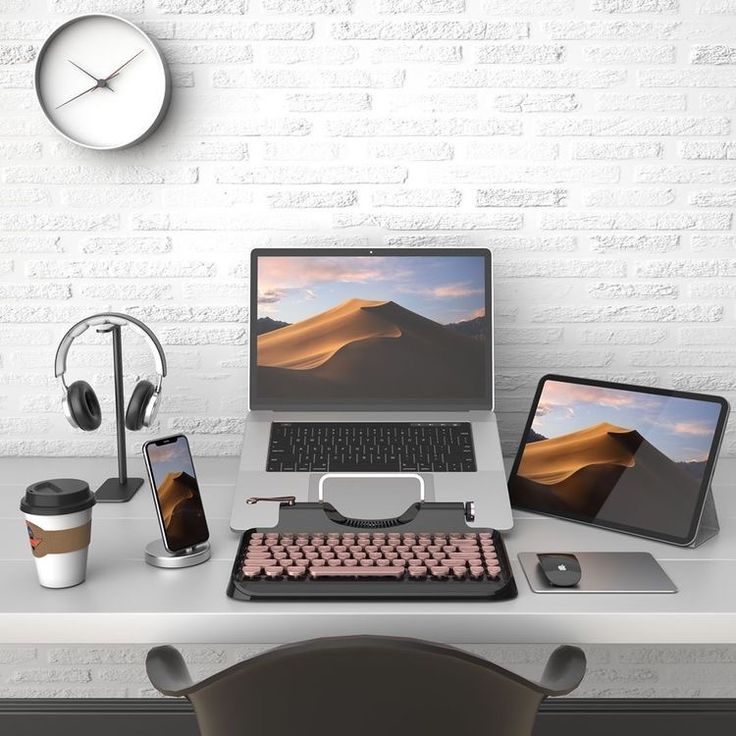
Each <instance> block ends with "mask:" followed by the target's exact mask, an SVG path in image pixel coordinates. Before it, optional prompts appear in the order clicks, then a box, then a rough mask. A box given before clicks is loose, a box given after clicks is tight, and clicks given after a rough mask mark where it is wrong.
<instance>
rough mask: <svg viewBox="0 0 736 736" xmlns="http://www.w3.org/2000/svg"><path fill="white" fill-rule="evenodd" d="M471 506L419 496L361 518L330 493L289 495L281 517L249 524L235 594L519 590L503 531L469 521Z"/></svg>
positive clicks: (443, 595) (486, 596) (497, 594)
mask: <svg viewBox="0 0 736 736" xmlns="http://www.w3.org/2000/svg"><path fill="white" fill-rule="evenodd" d="M263 500H268V499H263ZM274 500H276V499H274ZM467 510H468V506H467V505H466V504H463V503H460V502H448V503H429V502H418V503H415V504H413V505H412V506H410V507H409V509H407V511H406V512H404V514H402V516H400V517H397V518H394V519H370V520H356V519H349V518H346V517H344V516H343V515H342V514H340V512H338V511H337V510H336V509H335V508H334V507H333V506H332V505H331V504H329V503H326V502H319V503H298V504H295V503H293V502H291V501H287V502H282V503H281V507H280V518H279V524H278V526H277V527H275V528H271V529H250V530H248V531H247V532H245V533H244V534H243V537H242V540H241V543H240V547H239V549H238V552H237V555H236V557H235V563H234V565H233V570H232V574H231V579H230V584H229V586H228V591H227V592H228V595H229V596H231V597H232V598H236V599H238V600H252V599H259V598H263V599H274V598H413V599H417V598H429V599H468V598H470V599H481V600H491V599H499V600H503V599H508V598H514V597H516V594H517V591H516V583H515V581H514V577H513V573H512V572H511V567H510V565H509V560H508V557H507V554H506V548H505V546H504V543H503V540H502V539H501V536H500V534H499V533H498V532H497V531H495V530H493V529H473V528H470V527H468V526H467V523H466V520H467Z"/></svg>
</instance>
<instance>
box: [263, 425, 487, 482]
mask: <svg viewBox="0 0 736 736" xmlns="http://www.w3.org/2000/svg"><path fill="white" fill-rule="evenodd" d="M266 470H268V471H271V472H346V473H360V472H374V473H375V472H388V473H391V472H399V473H401V472H415V473H416V472H422V471H425V472H450V473H453V472H473V471H475V470H476V465H475V455H474V452H473V437H472V432H471V427H470V423H469V422H421V423H409V422H273V424H272V425H271V438H270V441H269V445H268V460H267V462H266Z"/></svg>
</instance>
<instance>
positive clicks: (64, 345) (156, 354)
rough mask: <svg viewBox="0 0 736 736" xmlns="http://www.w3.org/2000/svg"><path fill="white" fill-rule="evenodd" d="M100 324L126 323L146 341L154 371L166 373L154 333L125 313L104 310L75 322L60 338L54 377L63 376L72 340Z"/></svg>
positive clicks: (162, 374) (162, 351)
mask: <svg viewBox="0 0 736 736" xmlns="http://www.w3.org/2000/svg"><path fill="white" fill-rule="evenodd" d="M100 325H117V326H120V327H122V326H123V325H128V326H129V327H130V328H131V329H132V330H133V331H134V332H137V333H138V334H139V335H141V337H143V339H144V340H145V341H146V342H147V343H148V346H149V347H150V348H151V354H152V355H153V361H154V363H155V364H156V373H158V375H159V376H160V377H161V378H163V377H164V376H165V375H166V356H165V355H164V349H163V348H162V347H161V343H160V342H159V341H158V338H157V337H156V335H154V334H153V332H152V330H151V328H150V327H148V326H147V325H145V324H143V322H141V321H140V320H139V319H136V318H135V317H131V316H130V315H127V314H119V313H117V312H104V313H102V314H93V315H92V316H91V317H87V318H86V319H83V320H82V321H81V322H77V324H75V325H74V326H73V327H72V328H71V329H70V330H69V331H68V332H67V333H66V335H64V337H62V338H61V342H60V343H59V347H58V348H57V349H56V358H55V360H54V373H55V375H56V377H57V378H58V377H59V376H63V375H64V373H66V357H67V355H68V354H69V348H70V347H71V346H72V343H73V342H74V340H75V339H76V338H77V337H79V335H81V334H82V333H83V332H86V331H87V330H88V329H89V328H90V327H99V326H100Z"/></svg>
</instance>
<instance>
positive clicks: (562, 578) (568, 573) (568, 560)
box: [537, 553, 581, 588]
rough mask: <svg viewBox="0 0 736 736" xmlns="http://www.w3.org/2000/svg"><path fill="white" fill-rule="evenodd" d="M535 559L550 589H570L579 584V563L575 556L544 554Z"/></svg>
mask: <svg viewBox="0 0 736 736" xmlns="http://www.w3.org/2000/svg"><path fill="white" fill-rule="evenodd" d="M537 558H538V560H539V566H540V568H541V570H542V573H543V575H544V577H545V578H546V580H547V582H548V583H549V585H551V586H552V587H555V588H572V587H574V586H575V585H577V584H578V583H579V582H580V578H581V571H580V563H579V562H578V559H577V557H575V555H572V554H563V553H546V554H539V555H537Z"/></svg>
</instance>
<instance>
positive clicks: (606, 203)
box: [0, 0, 736, 693]
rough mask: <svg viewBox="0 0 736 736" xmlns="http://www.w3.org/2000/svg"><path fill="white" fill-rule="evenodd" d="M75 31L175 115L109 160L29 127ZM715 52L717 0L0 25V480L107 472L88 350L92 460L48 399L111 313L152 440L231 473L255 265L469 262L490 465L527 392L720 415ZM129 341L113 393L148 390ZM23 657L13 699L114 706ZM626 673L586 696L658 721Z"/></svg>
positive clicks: (266, 5)
mask: <svg viewBox="0 0 736 736" xmlns="http://www.w3.org/2000/svg"><path fill="white" fill-rule="evenodd" d="M92 10H101V11H107V12H114V13H119V14H122V15H124V16H125V17H128V18H130V19H131V20H133V21H135V22H137V23H139V24H141V25H142V26H144V27H145V28H146V29H147V30H148V31H149V32H150V33H151V34H152V35H153V36H155V37H156V38H158V39H159V40H160V41H161V44H162V47H163V49H164V52H165V54H166V56H167V58H168V59H169V61H170V64H171V68H172V72H173V78H174V81H175V85H176V87H175V90H174V98H173V103H172V107H171V110H170V112H169V115H168V117H167V119H166V121H165V122H164V124H163V126H162V128H161V129H160V131H159V132H158V133H157V134H156V135H155V136H154V137H153V138H152V139H151V140H149V141H147V142H146V143H144V144H143V145H141V146H138V147H136V148H133V149H131V150H128V151H123V152H117V153H108V154H104V153H91V152H88V151H85V150H82V149H78V148H75V147H74V146H71V145H69V144H67V143H66V142H65V141H63V140H62V139H60V138H59V137H58V136H57V135H56V134H55V133H54V132H53V131H52V130H50V128H49V127H48V125H47V124H46V123H45V121H44V120H43V118H42V115H41V113H40V111H39V109H38V107H37V105H36V104H35V100H34V95H33V90H32V62H33V59H34V57H35V54H36V52H37V50H38V48H39V46H40V44H41V42H42V40H43V39H44V37H45V36H46V35H47V34H48V33H49V31H50V30H51V29H52V28H53V27H54V26H56V25H57V24H59V23H60V22H61V21H62V20H64V19H65V18H66V17H68V16H69V15H70V14H73V13H82V12H89V11H92ZM735 39H736V2H733V1H732V0H88V1H84V0H24V2H19V0H0V105H1V106H2V107H1V109H2V114H1V115H0V164H1V165H0V315H1V318H0V323H1V324H0V411H1V412H2V420H1V421H0V454H4V455H13V454H31V455H32V454H59V455H63V454H88V453H91V454H109V453H111V452H112V451H113V448H114V441H113V434H112V431H113V430H112V422H111V406H110V400H109V396H108V394H106V392H108V391H109V388H110V379H109V376H108V375H107V371H108V354H107V348H106V347H105V346H104V345H103V342H102V341H101V340H99V339H97V338H95V337H90V338H87V339H85V340H84V341H83V344H80V345H77V346H75V350H74V351H73V353H72V355H71V358H70V367H71V370H72V372H71V376H72V377H74V378H77V377H85V378H87V379H88V380H90V381H91V382H92V383H93V385H95V387H96V388H98V389H99V392H100V394H101V395H102V396H103V399H104V400H103V407H104V409H105V410H106V421H105V422H104V424H103V426H102V428H101V429H100V431H99V432H98V433H96V434H92V435H89V434H82V433H75V432H73V431H72V430H71V428H70V427H68V425H67V424H66V423H65V421H64V419H63V417H62V416H61V413H60V411H59V409H58V391H57V385H56V383H55V381H54V380H53V375H52V357H53V352H54V349H55V347H56V344H57V341H58V339H59V338H60V336H61V335H62V334H63V332H64V330H65V328H66V327H67V326H68V325H69V324H70V323H72V322H73V321H76V320H77V319H79V318H81V317H83V316H85V315H87V314H89V313H92V312H95V311H101V310H108V309H113V310H118V311H125V312H130V313H131V314H134V315H137V316H139V317H141V318H142V319H145V320H147V321H148V322H149V323H150V324H151V326H152V327H153V328H154V329H155V330H156V331H157V332H158V333H159V335H160V336H161V338H162V340H163V342H164V344H165V346H166V349H167V353H168V355H169V358H170V362H171V375H170V377H169V378H168V380H167V381H166V384H165V402H164V406H163V411H162V414H161V416H160V419H159V421H158V424H157V426H156V427H155V429H154V431H155V432H156V433H160V432H168V431H170V430H185V431H187V432H189V433H191V434H192V435H193V443H194V448H195V450H196V451H197V452H199V453H211V454H221V453H236V452H237V451H238V449H239V445H240V437H239V435H240V432H241V430H242V409H243V407H244V406H245V402H246V370H247V345H246V341H245V323H246V321H247V293H248V288H247V287H248V281H247V256H248V250H249V249H250V248H251V247H253V246H270V245H273V246H279V245H280V246H285V245H315V246H340V245H351V246H361V245H371V246H378V245H406V246H409V247H422V246H430V245H445V244H446V245H451V246H465V245H487V246H490V247H491V248H493V249H494V250H495V253H496V258H497V265H498V270H497V276H498V281H497V294H496V296H497V315H498V323H499V324H498V333H497V334H498V388H499V392H498V393H499V401H498V403H499V412H500V416H501V419H502V436H503V442H504V448H505V450H506V451H507V452H513V450H514V448H515V445H516V442H517V439H518V435H519V432H520V429H521V423H522V421H523V418H524V413H525V407H526V406H528V402H529V398H530V394H531V391H532V389H533V387H534V385H535V383H536V380H537V378H538V377H539V374H540V373H541V372H542V371H547V370H550V371H555V370H558V371H565V372H570V373H577V374H583V375H592V376H601V377H615V378H621V379H626V380H631V381H638V382H643V383H647V384H662V385H668V386H677V387H681V388H693V389H698V390H704V391H708V390H711V391H717V392H720V393H723V394H725V395H726V396H727V397H728V398H730V399H731V400H732V401H733V400H734V399H735V398H736V379H735V378H734V377H733V374H734V368H736V351H734V350H733V349H732V344H733V339H734V334H735V333H736V325H735V324H734V320H735V319H736V315H735V314H734V311H733V299H734V297H735V296H736V255H735V254H736V251H735V250H734V249H735V248H736V234H732V233H733V227H734V222H733V207H734V203H736V164H734V160H736V143H734V140H733V131H734V117H735V116H736V92H734V91H733V90H734V88H736V40H735ZM129 342H130V345H129V347H128V350H127V361H126V375H127V380H128V386H130V383H131V382H132V381H133V380H134V379H135V378H136V376H139V375H147V374H148V372H149V370H150V360H149V358H148V356H147V354H146V351H145V349H144V348H143V347H142V346H141V345H140V344H138V343H135V341H134V340H133V339H132V338H130V337H129ZM139 439H140V438H137V439H136V440H135V441H134V442H131V443H130V447H131V451H136V449H137V445H138V440H139ZM726 451H727V452H728V453H730V454H736V435H734V434H730V435H729V438H728V441H727V443H726ZM5 654H6V653H5V652H4V650H2V651H0V657H3V656H5ZM21 654H22V653H21ZM7 656H11V655H7ZM12 656H16V655H12ZM19 656H21V655H19ZM22 656H23V657H25V655H22ZM729 656H731V657H732V656H733V655H732V653H731V654H729ZM35 657H36V654H35V651H34V653H33V655H32V656H31V655H29V658H28V659H27V660H26V659H23V660H22V663H21V664H18V665H16V664H13V668H14V669H13V673H16V674H13V675H12V678H14V679H13V682H17V683H18V686H19V687H20V683H22V684H23V687H25V688H31V689H34V688H35V689H39V688H40V689H42V690H44V691H45V689H48V688H51V689H53V688H54V687H57V685H56V684H54V683H55V682H56V681H57V680H63V681H64V682H65V683H67V685H65V687H68V688H71V689H74V688H79V687H82V688H84V689H85V691H86V692H87V691H88V690H89V683H90V682H94V683H96V684H97V685H98V686H99V688H100V689H101V690H104V691H105V692H107V691H108V690H110V691H115V692H117V691H118V690H126V688H127V689H130V687H129V686H128V685H126V684H125V682H126V681H127V680H126V678H127V677H128V675H127V674H126V673H127V672H128V670H127V669H125V668H126V667H127V666H128V665H127V664H126V663H125V662H123V663H120V662H117V661H115V662H114V663H111V664H109V665H106V666H105V668H103V669H101V670H100V671H99V672H98V671H97V670H96V669H94V667H90V666H88V665H87V664H86V663H80V662H79V661H73V660H70V661H69V663H65V664H63V665H58V668H59V671H58V672H56V668H57V665H56V664H55V663H54V662H50V660H49V662H50V664H49V662H47V661H46V655H45V654H43V655H39V659H35ZM13 661H15V660H13ZM134 665H137V662H136V663H134ZM649 666H650V663H649V662H638V661H637V662H632V663H629V662H628V661H627V662H626V663H621V662H619V661H618V660H617V661H616V666H615V671H616V672H617V673H619V674H615V675H610V674H606V675H605V676H602V677H603V680H604V681H605V682H611V683H615V682H621V683H623V685H622V686H621V687H623V688H624V689H626V688H627V687H629V685H628V684H627V683H632V682H634V683H635V684H632V685H631V687H636V688H639V689H640V688H649V689H650V690H651V692H653V693H658V692H660V690H659V689H658V688H659V684H657V683H658V681H657V680H656V678H654V679H653V678H652V677H651V676H650V675H649V674H647V673H648V672H649ZM49 668H51V669H49ZM52 670H53V671H52ZM634 671H636V672H640V676H639V675H636V677H635V678H634V680H632V677H633V675H632V674H631V673H632V672H634ZM54 672H56V674H54ZM17 673H20V674H17ZM34 673H36V674H34ZM49 673H51V674H49ZM90 673H91V674H90ZM133 675H134V677H133ZM131 677H132V678H133V680H137V679H139V677H140V673H139V672H137V671H135V672H133V674H132V675H131ZM80 678H81V679H80ZM637 678H638V679H637ZM6 682H7V679H6ZM74 683H78V684H74ZM601 687H603V685H601ZM611 687H613V685H611ZM616 687H619V686H618V685H617V686H616ZM138 688H139V686H138V685H137V686H136V692H137V689H138Z"/></svg>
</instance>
